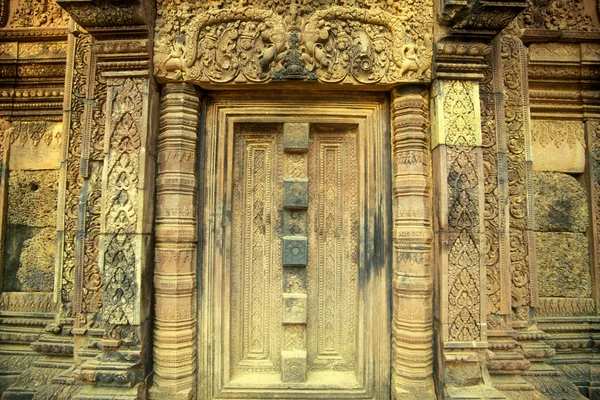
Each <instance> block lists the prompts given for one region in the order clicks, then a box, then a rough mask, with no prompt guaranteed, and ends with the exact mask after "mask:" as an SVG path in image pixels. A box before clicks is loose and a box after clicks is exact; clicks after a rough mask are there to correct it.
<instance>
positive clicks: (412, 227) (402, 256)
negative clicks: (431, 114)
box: [391, 87, 435, 399]
mask: <svg viewBox="0 0 600 400" xmlns="http://www.w3.org/2000/svg"><path fill="white" fill-rule="evenodd" d="M392 95H393V99H392V104H391V106H392V109H391V117H392V152H393V153H392V168H393V178H392V179H393V180H392V192H393V197H394V200H393V218H394V225H393V226H394V231H393V237H394V253H393V310H394V311H393V321H392V324H393V325H392V326H393V327H392V335H393V336H392V349H393V350H392V351H393V361H392V368H393V375H392V393H393V396H394V398H396V399H427V398H432V399H433V398H435V392H434V386H433V348H432V342H433V330H432V328H433V326H432V322H433V312H432V295H433V269H432V265H433V264H432V263H433V227H432V215H431V172H430V171H431V162H430V153H429V129H428V128H429V127H428V104H427V101H428V99H427V93H422V90H420V88H419V87H402V88H397V89H395V90H394V91H393V92H392Z"/></svg>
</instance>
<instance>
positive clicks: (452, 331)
mask: <svg viewBox="0 0 600 400" xmlns="http://www.w3.org/2000/svg"><path fill="white" fill-rule="evenodd" d="M474 76H476V75H474ZM432 94H433V98H432V113H431V118H432V124H433V129H432V145H431V148H432V157H433V171H434V185H435V190H434V193H435V194H434V199H435V201H434V213H435V219H434V221H435V225H434V226H435V262H436V301H435V302H434V303H435V304H438V305H439V309H438V310H437V312H436V319H437V330H438V332H437V335H438V341H439V342H438V343H439V356H438V357H439V359H438V363H439V364H438V365H439V368H440V370H439V374H440V381H441V382H445V384H444V386H443V387H440V388H438V389H439V390H440V391H443V392H444V393H443V394H444V396H445V397H447V398H484V397H485V398H487V396H489V395H491V394H492V392H493V388H492V387H490V386H486V385H487V379H486V378H487V376H486V368H485V364H486V357H487V347H488V343H487V326H486V315H487V296H486V264H485V229H484V182H483V177H484V172H483V153H482V147H481V145H482V137H481V115H480V103H479V101H480V99H479V83H478V82H477V81H474V80H459V79H440V77H439V75H438V79H437V80H436V81H435V82H434V86H433V93H432ZM439 394H441V393H439Z"/></svg>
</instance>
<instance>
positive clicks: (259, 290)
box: [243, 140, 274, 359]
mask: <svg viewBox="0 0 600 400" xmlns="http://www.w3.org/2000/svg"><path fill="white" fill-rule="evenodd" d="M273 147H274V140H271V141H270V143H269V142H266V143H264V142H263V143H249V144H248V147H247V149H246V151H247V160H248V162H247V163H246V166H247V171H246V176H247V177H248V179H247V188H246V193H245V196H246V199H245V205H246V207H245V208H246V218H247V221H246V232H245V238H244V240H245V241H246V242H248V244H247V245H246V246H245V256H244V260H245V263H244V264H245V268H244V269H245V275H246V277H245V279H244V280H245V288H244V290H245V299H246V300H247V301H246V302H245V303H246V304H244V306H245V307H248V311H247V312H244V313H243V315H244V316H245V318H246V323H245V325H246V326H245V329H244V331H245V335H244V341H245V346H244V353H245V354H244V358H249V359H267V358H268V349H269V324H270V318H269V316H270V306H271V296H270V293H271V290H270V287H269V286H270V282H271V277H270V275H271V274H270V271H268V269H266V267H265V266H270V265H271V245H272V244H273V243H272V241H273V239H272V237H271V232H272V230H273V228H272V226H271V221H272V220H273V216H272V215H271V209H272V208H271V194H272V193H273V188H272V187H271V181H272V180H271V171H272V163H271V159H272V154H271V151H272V149H273Z"/></svg>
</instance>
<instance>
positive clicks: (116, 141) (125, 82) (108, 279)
mask: <svg viewBox="0 0 600 400" xmlns="http://www.w3.org/2000/svg"><path fill="white" fill-rule="evenodd" d="M143 85H144V83H143V82H142V81H141V80H139V79H135V78H124V79H112V80H111V82H110V95H109V110H108V111H109V113H108V115H107V121H109V122H108V123H109V126H110V129H109V130H108V131H109V132H110V135H108V136H107V137H106V140H105V146H106V150H105V151H106V161H105V170H104V175H105V179H104V185H105V187H104V192H105V193H106V196H105V199H104V202H103V203H104V204H103V210H102V211H103V212H102V225H103V226H102V228H103V233H104V234H105V236H104V237H103V248H104V253H103V256H104V279H105V285H104V291H105V293H104V299H103V316H104V321H105V323H106V324H107V329H108V332H107V333H106V334H107V336H108V337H110V338H112V339H117V338H120V335H121V333H120V329H121V328H120V327H121V326H129V325H135V324H139V310H137V309H136V308H137V302H138V300H139V295H140V293H139V290H138V289H136V287H137V286H138V283H137V282H136V281H137V279H136V278H137V277H136V269H137V267H138V264H139V262H140V256H141V254H140V252H139V250H137V251H136V249H135V241H136V237H135V236H136V233H137V231H138V229H137V228H138V220H139V218H140V212H141V211H142V210H141V209H140V206H141V204H139V201H138V193H137V191H138V187H139V178H140V176H139V174H140V154H139V153H140V150H141V147H142V139H143V138H142V134H143V132H142V126H141V124H142V110H143V109H142V107H143V104H142V102H143V98H142V91H143V90H144V87H143ZM117 327H119V328H117Z"/></svg>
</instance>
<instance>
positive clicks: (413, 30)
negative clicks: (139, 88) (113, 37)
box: [154, 0, 432, 84]
mask: <svg viewBox="0 0 600 400" xmlns="http://www.w3.org/2000/svg"><path fill="white" fill-rule="evenodd" d="M232 3H233V2H231V1H221V2H208V3H201V4H190V3H182V4H180V5H176V4H175V3H174V2H171V1H169V0H163V1H160V2H159V4H158V11H157V13H158V19H157V27H156V42H155V43H156V45H155V58H154V64H155V73H156V74H157V76H159V77H160V78H163V79H168V80H185V81H190V82H195V83H203V82H204V83H227V82H236V83H239V82H266V81H270V80H284V79H285V80H287V79H303V80H316V81H319V82H324V83H340V82H344V83H357V84H369V83H394V82H402V81H425V80H428V79H429V78H430V75H431V73H430V67H431V57H432V51H431V47H432V31H431V26H432V4H431V1H430V0H419V1H415V4H413V5H412V7H411V8H410V9H408V8H403V7H400V6H399V5H398V4H397V3H393V4H388V2H381V3H378V4H370V3H372V2H366V1H361V0H340V1H337V2H335V5H319V4H317V5H313V3H314V2H313V3H311V2H306V1H297V2H296V1H292V2H291V4H289V3H290V1H287V2H284V1H282V0H277V1H264V0H263V1H260V2H254V4H253V5H252V6H240V5H237V6H236V5H234V4H232ZM367 3H369V4H367Z"/></svg>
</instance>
